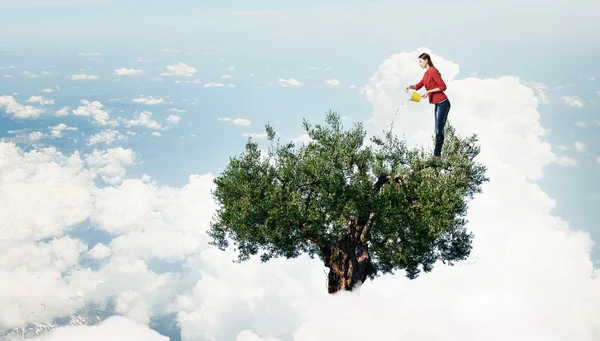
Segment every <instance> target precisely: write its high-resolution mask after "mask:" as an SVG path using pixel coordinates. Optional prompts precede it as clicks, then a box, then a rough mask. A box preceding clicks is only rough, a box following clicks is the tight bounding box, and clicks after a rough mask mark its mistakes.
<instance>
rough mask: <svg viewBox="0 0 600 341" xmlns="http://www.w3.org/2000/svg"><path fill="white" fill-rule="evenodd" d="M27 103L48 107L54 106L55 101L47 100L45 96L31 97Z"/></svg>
mask: <svg viewBox="0 0 600 341" xmlns="http://www.w3.org/2000/svg"><path fill="white" fill-rule="evenodd" d="M25 102H26V103H37V104H39V105H48V104H54V99H47V98H44V96H31V97H29V98H28V99H27V100H26V101H25Z"/></svg>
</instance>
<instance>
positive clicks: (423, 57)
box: [419, 53, 435, 67]
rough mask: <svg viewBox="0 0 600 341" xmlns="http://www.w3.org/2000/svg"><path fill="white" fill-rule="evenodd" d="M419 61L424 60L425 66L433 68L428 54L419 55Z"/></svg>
mask: <svg viewBox="0 0 600 341" xmlns="http://www.w3.org/2000/svg"><path fill="white" fill-rule="evenodd" d="M419 59H424V60H426V61H427V65H429V66H431V67H435V66H433V62H432V61H431V56H429V54H427V53H421V55H420V56H419Z"/></svg>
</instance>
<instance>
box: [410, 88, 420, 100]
mask: <svg viewBox="0 0 600 341" xmlns="http://www.w3.org/2000/svg"><path fill="white" fill-rule="evenodd" d="M421 98H422V97H421V95H419V93H418V92H416V91H413V93H412V95H411V96H410V100H411V101H413V102H420V101H421Z"/></svg>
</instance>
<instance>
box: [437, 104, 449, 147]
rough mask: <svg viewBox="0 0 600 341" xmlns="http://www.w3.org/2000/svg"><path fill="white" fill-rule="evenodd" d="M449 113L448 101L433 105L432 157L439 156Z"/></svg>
mask: <svg viewBox="0 0 600 341" xmlns="http://www.w3.org/2000/svg"><path fill="white" fill-rule="evenodd" d="M449 111H450V100H449V99H445V100H443V101H441V102H439V103H436V104H435V112H434V115H435V149H434V151H433V155H435V156H441V154H442V146H443V145H444V127H445V126H446V120H447V119H448V112H449Z"/></svg>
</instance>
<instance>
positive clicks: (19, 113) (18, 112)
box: [0, 95, 45, 118]
mask: <svg viewBox="0 0 600 341" xmlns="http://www.w3.org/2000/svg"><path fill="white" fill-rule="evenodd" d="M0 108H4V110H6V113H7V114H12V115H13V116H14V117H15V118H37V117H39V116H40V115H41V114H42V113H44V112H45V110H44V109H41V108H35V107H33V106H31V105H21V104H19V103H18V102H17V101H16V100H15V98H14V97H13V96H6V95H3V96H0Z"/></svg>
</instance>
